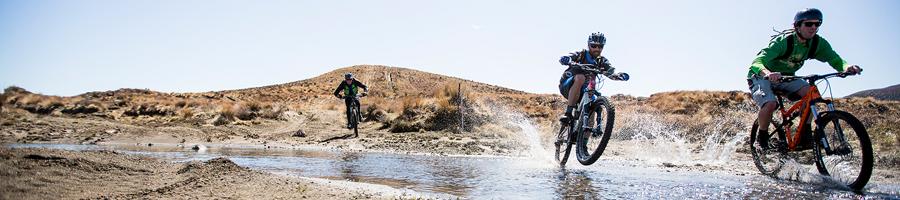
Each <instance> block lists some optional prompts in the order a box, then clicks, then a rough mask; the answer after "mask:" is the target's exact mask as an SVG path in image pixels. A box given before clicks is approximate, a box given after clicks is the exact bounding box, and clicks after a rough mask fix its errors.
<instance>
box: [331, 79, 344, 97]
mask: <svg viewBox="0 0 900 200" xmlns="http://www.w3.org/2000/svg"><path fill="white" fill-rule="evenodd" d="M346 84H347V83H345V82H344V81H341V84H340V85H338V87H337V89H334V96H337V95H339V94H341V89H343V88H344V86H345V85H346Z"/></svg>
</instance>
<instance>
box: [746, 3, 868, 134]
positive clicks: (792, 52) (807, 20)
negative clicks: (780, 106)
mask: <svg viewBox="0 0 900 200" xmlns="http://www.w3.org/2000/svg"><path fill="white" fill-rule="evenodd" d="M793 25H794V29H792V30H789V31H786V32H784V33H783V34H780V35H776V36H774V37H773V39H772V41H771V42H769V46H768V47H766V48H764V49H762V50H761V51H760V52H759V54H757V56H756V59H754V60H753V64H751V65H750V71H749V72H748V73H747V83H748V85H749V86H750V94H751V96H752V97H753V101H755V102H756V105H757V106H759V107H760V109H759V113H758V117H759V124H760V126H759V127H760V129H759V131H758V134H757V137H758V138H757V140H758V141H760V142H759V144H760V146H762V147H764V148H768V147H769V144H768V140H769V137H770V136H769V134H768V133H769V132H768V131H769V130H768V128H769V123H770V121H771V120H772V113H773V112H774V111H775V109H776V107H777V105H776V104H777V102H776V99H775V92H774V91H779V92H783V93H784V94H787V95H788V98H789V99H798V98H799V97H800V96H802V94H806V93H807V92H808V91H809V85H807V84H806V82H804V81H803V80H800V79H797V80H794V81H791V82H780V80H781V76H782V75H791V76H793V75H794V72H797V70H800V67H802V66H803V63H804V62H805V61H806V60H809V59H815V60H818V61H821V62H826V63H828V64H829V65H831V67H832V68H834V69H835V70H837V71H838V72H845V73H848V74H856V73H859V72H860V71H862V69H861V68H859V66H857V65H852V64H848V63H847V61H845V60H844V59H842V58H841V57H840V56H838V54H837V53H836V52H835V51H834V50H833V49H831V44H829V43H828V41H827V40H825V38H822V37H821V36H819V35H818V34H816V33H817V32H818V31H819V28H820V26H821V25H822V12H821V11H819V10H818V9H815V8H808V9H804V10H802V11H800V12H797V14H796V15H795V16H794V24H793ZM801 138H807V139H808V138H810V137H801ZM801 144H805V143H801Z"/></svg>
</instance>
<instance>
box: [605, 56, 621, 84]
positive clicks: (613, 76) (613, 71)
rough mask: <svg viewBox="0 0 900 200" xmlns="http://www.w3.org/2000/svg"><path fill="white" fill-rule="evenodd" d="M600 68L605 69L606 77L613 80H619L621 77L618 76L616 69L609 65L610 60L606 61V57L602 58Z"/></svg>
mask: <svg viewBox="0 0 900 200" xmlns="http://www.w3.org/2000/svg"><path fill="white" fill-rule="evenodd" d="M600 68H602V69H605V70H604V71H603V75H604V76H606V77H609V78H610V79H613V80H618V78H619V77H618V75H616V68H615V67H613V66H612V64H610V63H609V59H606V57H602V56H601V57H600Z"/></svg>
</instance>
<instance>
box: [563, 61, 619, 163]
mask: <svg viewBox="0 0 900 200" xmlns="http://www.w3.org/2000/svg"><path fill="white" fill-rule="evenodd" d="M578 67H581V69H583V70H584V71H587V72H588V73H587V74H585V80H587V81H586V83H585V84H584V85H583V86H581V87H582V94H581V101H579V103H578V106H577V108H576V109H575V111H574V114H573V115H572V116H573V118H574V119H561V120H560V130H559V132H558V133H557V135H556V141H555V142H554V146H555V158H556V161H557V162H558V163H559V165H560V166H565V165H566V161H567V160H568V159H569V154H570V152H571V151H572V146H573V145H574V146H575V154H576V158H577V159H578V162H579V163H581V164H582V165H591V164H593V163H594V162H596V161H597V159H599V158H600V155H601V154H603V150H604V149H606V145H607V143H608V142H609V137H610V135H611V134H612V128H613V123H614V120H615V108H614V107H613V105H612V103H611V102H610V101H609V99H607V98H606V97H604V96H603V95H602V94H601V93H600V91H598V90H599V88H600V87H598V86H597V85H598V83H599V84H602V83H603V77H604V76H600V75H602V74H604V69H601V68H599V67H597V66H596V65H590V64H580V65H579V66H578ZM618 76H619V77H621V79H622V80H625V81H627V80H628V77H629V76H628V74H627V73H621V74H619V75H618ZM573 87H574V86H573Z"/></svg>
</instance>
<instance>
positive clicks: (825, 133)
mask: <svg viewBox="0 0 900 200" xmlns="http://www.w3.org/2000/svg"><path fill="white" fill-rule="evenodd" d="M815 138H816V140H817V141H816V145H815V149H814V150H815V154H816V167H817V168H818V170H819V173H821V174H822V175H826V176H831V178H832V179H834V180H836V181H838V182H840V183H843V184H845V185H847V187H850V188H853V189H854V190H862V189H863V187H865V186H866V183H868V182H869V178H870V176H872V167H873V160H874V159H873V155H872V143H871V141H870V140H869V134H868V133H867V132H866V128H865V126H863V124H862V123H861V122H860V121H859V120H858V119H856V117H854V116H853V115H851V114H850V113H846V112H843V111H830V112H825V113H823V114H822V117H821V118H819V119H817V120H816V137H815Z"/></svg>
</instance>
